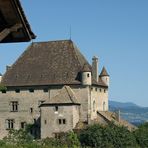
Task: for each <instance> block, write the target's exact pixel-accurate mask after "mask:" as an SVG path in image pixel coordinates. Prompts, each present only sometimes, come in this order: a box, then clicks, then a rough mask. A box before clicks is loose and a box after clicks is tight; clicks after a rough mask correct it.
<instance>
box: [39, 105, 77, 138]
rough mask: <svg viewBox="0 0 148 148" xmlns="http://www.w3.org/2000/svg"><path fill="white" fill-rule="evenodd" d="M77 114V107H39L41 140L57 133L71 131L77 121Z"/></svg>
mask: <svg viewBox="0 0 148 148" xmlns="http://www.w3.org/2000/svg"><path fill="white" fill-rule="evenodd" d="M56 107H57V108H58V109H57V110H56ZM79 114H80V107H79V106H78V105H60V106H59V105H58V106H54V105H52V106H46V107H41V127H42V128H41V138H46V137H54V136H56V134H57V133H60V132H67V131H71V130H72V129H74V128H75V126H76V124H77V123H78V121H79Z"/></svg>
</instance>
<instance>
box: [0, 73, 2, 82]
mask: <svg viewBox="0 0 148 148" xmlns="http://www.w3.org/2000/svg"><path fill="white" fill-rule="evenodd" d="M1 81H2V74H1V73H0V83H1Z"/></svg>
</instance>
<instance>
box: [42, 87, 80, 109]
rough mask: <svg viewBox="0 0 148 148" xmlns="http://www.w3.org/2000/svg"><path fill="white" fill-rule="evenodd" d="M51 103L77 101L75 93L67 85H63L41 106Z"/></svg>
mask: <svg viewBox="0 0 148 148" xmlns="http://www.w3.org/2000/svg"><path fill="white" fill-rule="evenodd" d="M51 104H78V105H80V103H79V102H78V100H77V98H76V96H75V93H74V92H73V90H72V89H71V88H70V87H69V86H64V87H63V88H62V89H61V90H60V91H59V93H58V94H57V95H56V96H55V97H52V98H51V99H49V100H48V101H46V102H44V103H43V104H42V105H41V106H44V105H51Z"/></svg>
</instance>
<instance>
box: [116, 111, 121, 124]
mask: <svg viewBox="0 0 148 148" xmlns="http://www.w3.org/2000/svg"><path fill="white" fill-rule="evenodd" d="M116 114H117V121H118V122H120V110H118V111H117V113H116Z"/></svg>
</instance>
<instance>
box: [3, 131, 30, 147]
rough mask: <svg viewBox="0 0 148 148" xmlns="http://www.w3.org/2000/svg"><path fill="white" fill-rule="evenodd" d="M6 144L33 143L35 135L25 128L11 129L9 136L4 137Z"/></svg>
mask: <svg viewBox="0 0 148 148" xmlns="http://www.w3.org/2000/svg"><path fill="white" fill-rule="evenodd" d="M4 141H5V142H6V144H13V145H21V144H25V143H31V142H32V141H33V137H32V136H31V135H30V134H29V133H27V132H26V131H25V130H23V129H20V130H14V129H11V130H9V133H8V136H7V137H5V138H4Z"/></svg>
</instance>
